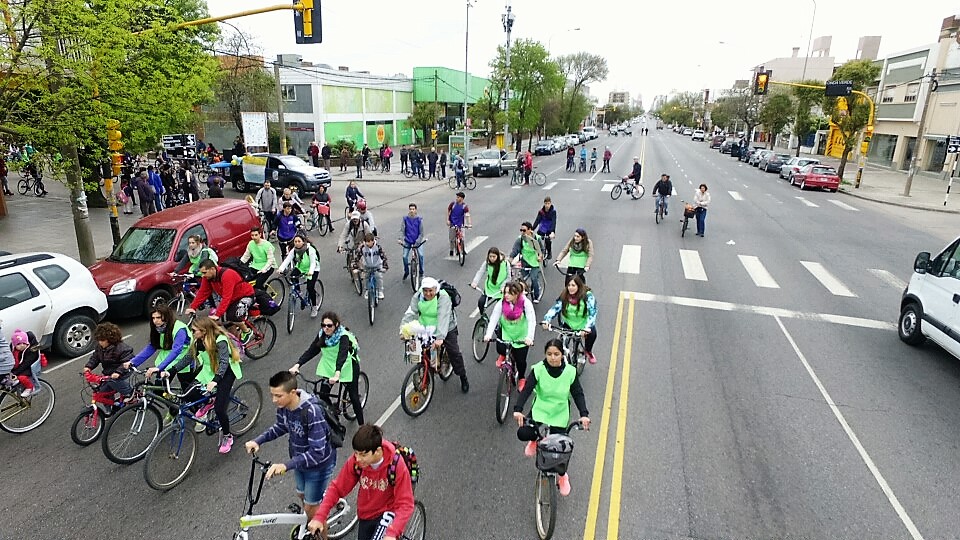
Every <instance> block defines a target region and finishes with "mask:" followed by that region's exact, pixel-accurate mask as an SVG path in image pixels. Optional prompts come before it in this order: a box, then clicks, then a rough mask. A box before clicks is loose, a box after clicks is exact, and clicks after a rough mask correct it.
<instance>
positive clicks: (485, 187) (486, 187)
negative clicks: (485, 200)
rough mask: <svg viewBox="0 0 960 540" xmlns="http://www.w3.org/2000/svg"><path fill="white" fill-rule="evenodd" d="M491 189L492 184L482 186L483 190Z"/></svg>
mask: <svg viewBox="0 0 960 540" xmlns="http://www.w3.org/2000/svg"><path fill="white" fill-rule="evenodd" d="M492 187H493V184H487V185H485V186H483V189H490V188H492Z"/></svg>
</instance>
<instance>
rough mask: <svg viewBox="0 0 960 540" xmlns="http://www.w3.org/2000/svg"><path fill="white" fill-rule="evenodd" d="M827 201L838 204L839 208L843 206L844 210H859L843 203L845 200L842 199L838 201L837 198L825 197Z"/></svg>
mask: <svg viewBox="0 0 960 540" xmlns="http://www.w3.org/2000/svg"><path fill="white" fill-rule="evenodd" d="M827 201H828V202H830V203H832V204H835V205H837V206H839V207H840V208H843V209H844V210H853V211H854V212H859V211H860V209H859V208H854V207H852V206H850V205H849V204H847V203H845V202H842V201H838V200H836V199H827Z"/></svg>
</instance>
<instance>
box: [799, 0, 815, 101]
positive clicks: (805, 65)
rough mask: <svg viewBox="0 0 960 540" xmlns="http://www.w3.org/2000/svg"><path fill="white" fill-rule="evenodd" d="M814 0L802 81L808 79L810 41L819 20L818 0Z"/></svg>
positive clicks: (801, 76)
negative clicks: (815, 23) (815, 22)
mask: <svg viewBox="0 0 960 540" xmlns="http://www.w3.org/2000/svg"><path fill="white" fill-rule="evenodd" d="M810 1H811V2H813V15H812V16H811V17H810V33H809V34H808V35H807V55H806V56H804V57H803V74H802V75H800V81H801V82H802V81H805V80H807V60H809V59H810V43H811V41H812V40H813V23H814V21H816V20H817V0H810Z"/></svg>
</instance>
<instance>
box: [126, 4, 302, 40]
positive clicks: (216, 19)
mask: <svg viewBox="0 0 960 540" xmlns="http://www.w3.org/2000/svg"><path fill="white" fill-rule="evenodd" d="M305 9H308V8H307V6H305V5H304V4H303V3H302V2H297V3H296V4H278V5H275V6H267V7H262V8H257V9H249V10H247V11H239V12H237V13H231V14H229V15H221V16H219V17H207V18H205V19H197V20H195V21H186V22H182V23H179V24H174V25H171V26H163V27H158V28H148V29H146V30H141V31H140V32H134V33H133V35H135V36H139V35H141V34H149V33H150V32H156V31H158V30H179V29H181V28H189V27H191V26H203V25H204V24H210V23H215V22H220V21H226V20H230V19H239V18H240V17H248V16H250V15H259V14H261V13H270V12H271V11H284V10H294V11H299V12H301V13H303V11H304V10H305Z"/></svg>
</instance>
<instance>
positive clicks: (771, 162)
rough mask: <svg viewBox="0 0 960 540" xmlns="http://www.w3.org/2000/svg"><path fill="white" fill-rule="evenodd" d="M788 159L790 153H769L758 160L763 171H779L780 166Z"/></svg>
mask: <svg viewBox="0 0 960 540" xmlns="http://www.w3.org/2000/svg"><path fill="white" fill-rule="evenodd" d="M789 159H790V154H777V153H775V152H774V153H771V154H769V155H767V156H764V157H763V160H762V161H761V162H760V165H759V167H760V168H761V169H763V172H775V173H778V172H780V167H783V164H784V163H786V162H787V161H788V160H789Z"/></svg>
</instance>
